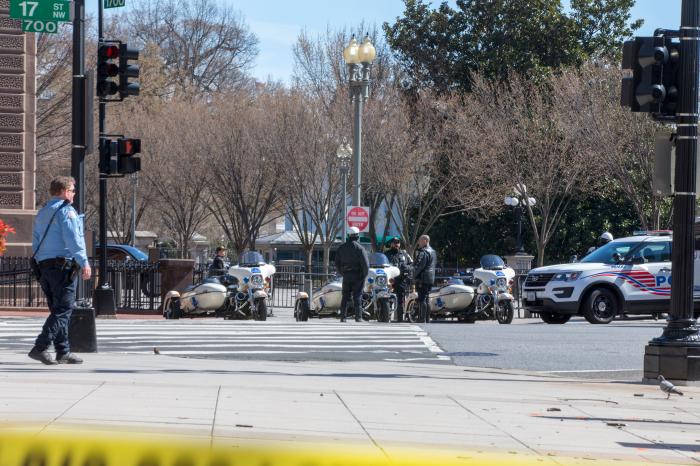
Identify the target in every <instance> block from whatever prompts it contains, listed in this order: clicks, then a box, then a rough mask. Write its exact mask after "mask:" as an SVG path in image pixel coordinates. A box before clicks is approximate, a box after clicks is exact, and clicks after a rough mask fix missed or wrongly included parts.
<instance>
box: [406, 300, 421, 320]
mask: <svg viewBox="0 0 700 466" xmlns="http://www.w3.org/2000/svg"><path fill="white" fill-rule="evenodd" d="M406 317H407V318H408V321H409V322H418V321H419V320H420V306H419V305H418V301H416V300H413V301H411V302H410V303H408V308H407V309H406Z"/></svg>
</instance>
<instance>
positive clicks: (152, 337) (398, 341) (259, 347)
mask: <svg viewBox="0 0 700 466" xmlns="http://www.w3.org/2000/svg"><path fill="white" fill-rule="evenodd" d="M43 320H44V319H43V318H20V319H7V318H0V349H3V348H4V349H6V350H11V351H18V350H23V349H26V348H28V347H30V346H31V343H32V342H33V341H34V339H35V338H36V335H37V333H38V332H39V331H40V329H41V326H42V324H43ZM96 326H97V344H98V349H99V352H101V353H130V354H153V352H154V349H155V348H157V349H158V350H159V351H160V352H161V354H164V355H174V356H202V357H206V356H211V357H225V358H239V359H240V358H248V359H250V358H260V359H265V358H272V359H280V358H284V359H287V358H292V359H299V360H315V359H318V360H328V359H330V360H387V361H427V362H430V361H433V362H438V361H439V362H443V361H446V360H447V361H449V360H450V358H449V357H448V356H445V355H443V354H441V353H443V351H442V349H440V348H439V347H438V345H437V344H435V342H434V341H433V340H432V339H431V338H430V336H429V335H428V334H427V333H426V332H425V331H424V330H423V329H422V328H420V327H419V326H417V325H413V324H378V323H362V324H359V325H357V324H355V323H350V324H346V323H340V322H338V321H332V322H313V323H306V322H304V323H290V322H274V321H273V322H270V321H266V322H255V321H224V320H219V319H217V320H213V319H210V320H189V319H188V320H174V321H173V320H162V321H160V320H132V321H129V320H97V322H96Z"/></svg>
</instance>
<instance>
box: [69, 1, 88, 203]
mask: <svg viewBox="0 0 700 466" xmlns="http://www.w3.org/2000/svg"><path fill="white" fill-rule="evenodd" d="M73 3H74V6H75V11H74V17H73V102H72V103H73V111H72V113H73V115H72V119H73V120H72V122H73V128H72V137H71V143H72V149H71V176H72V177H73V178H74V179H75V182H76V186H75V199H74V201H73V207H75V209H76V210H77V211H78V213H80V214H84V213H85V146H86V142H87V135H86V118H87V116H86V115H85V95H86V90H87V88H86V82H87V80H86V78H85V0H75V1H74V2H73Z"/></svg>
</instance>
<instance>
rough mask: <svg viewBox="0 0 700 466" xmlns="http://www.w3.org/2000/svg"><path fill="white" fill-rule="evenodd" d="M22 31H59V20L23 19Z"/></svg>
mask: <svg viewBox="0 0 700 466" xmlns="http://www.w3.org/2000/svg"><path fill="white" fill-rule="evenodd" d="M22 32H47V33H50V34H55V33H57V32H58V21H45V20H41V19H22Z"/></svg>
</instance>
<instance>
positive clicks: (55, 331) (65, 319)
mask: <svg viewBox="0 0 700 466" xmlns="http://www.w3.org/2000/svg"><path fill="white" fill-rule="evenodd" d="M75 286H76V280H75V278H73V275H72V270H71V268H68V269H64V268H62V267H59V266H50V267H46V268H43V269H41V289H42V290H43V291H44V294H45V295H46V300H47V301H48V303H49V311H51V315H49V317H48V318H47V319H46V322H45V323H44V327H43V328H42V330H41V333H40V334H39V336H38V337H37V338H36V342H35V343H34V347H35V348H36V349H37V350H39V351H44V350H45V349H47V348H48V347H49V345H50V344H51V343H53V346H54V348H55V349H56V354H57V355H59V356H60V355H64V354H66V353H69V352H70V344H69V343H68V323H69V322H70V316H71V313H72V312H73V305H74V304H75Z"/></svg>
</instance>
